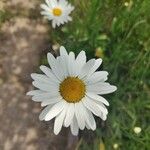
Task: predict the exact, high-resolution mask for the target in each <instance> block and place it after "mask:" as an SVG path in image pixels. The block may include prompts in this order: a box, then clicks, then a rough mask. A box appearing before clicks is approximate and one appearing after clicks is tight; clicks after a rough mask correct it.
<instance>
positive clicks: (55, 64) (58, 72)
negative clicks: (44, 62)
mask: <svg viewBox="0 0 150 150" xmlns="http://www.w3.org/2000/svg"><path fill="white" fill-rule="evenodd" d="M47 59H48V63H49V65H50V67H51V69H52V71H53V73H54V74H55V76H56V77H57V78H58V79H59V80H60V81H62V80H63V79H64V75H63V70H62V68H61V67H60V65H61V64H60V60H59V59H60V57H57V59H55V57H54V56H53V55H52V54H51V53H48V54H47Z"/></svg>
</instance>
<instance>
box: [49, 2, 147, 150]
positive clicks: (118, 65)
mask: <svg viewBox="0 0 150 150" xmlns="http://www.w3.org/2000/svg"><path fill="white" fill-rule="evenodd" d="M70 2H71V3H72V4H73V5H74V6H75V10H74V12H73V15H72V16H73V22H71V23H69V24H67V25H64V26H63V27H60V28H57V30H52V31H51V37H52V39H53V43H59V44H60V45H65V47H66V48H67V49H68V50H69V51H74V52H76V53H78V52H79V51H81V50H82V49H83V50H86V52H87V54H88V58H89V59H90V58H92V57H93V56H95V54H97V55H96V56H100V57H101V56H102V57H103V69H104V70H107V71H108V72H109V73H110V75H109V82H110V83H112V84H114V85H117V87H118V90H117V92H115V93H114V94H111V95H109V96H106V98H107V99H108V100H109V102H110V107H109V108H108V109H109V115H108V120H107V122H106V123H105V125H104V127H99V128H98V129H97V131H96V134H95V135H94V136H91V138H90V142H89V141H88V140H87V138H83V137H82V136H81V139H82V142H80V146H79V148H78V149H81V150H91V149H92V150H93V149H94V150H96V149H99V147H100V145H103V148H102V147H101V149H104V147H105V149H106V150H112V149H113V145H114V144H115V143H117V144H118V148H117V149H121V150H127V149H128V150H138V149H139V148H140V149H141V150H148V149H149V147H150V127H149V124H150V117H149V114H150V101H149V97H150V81H149V77H150V71H149V70H150V38H149V37H150V1H149V0H143V1H139V0H133V1H124V0H121V1H120V0H113V1H110V0H106V1H101V0H92V1H90V0H88V1H87V0H82V1H79V0H70ZM98 51H99V52H98ZM101 124H102V123H101ZM136 126H139V127H141V129H142V131H141V133H139V134H136V133H135V132H134V130H133V129H134V127H136ZM91 140H92V142H91ZM100 140H101V141H103V143H102V142H101V143H100Z"/></svg>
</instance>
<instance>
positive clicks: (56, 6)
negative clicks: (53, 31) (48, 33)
mask: <svg viewBox="0 0 150 150" xmlns="http://www.w3.org/2000/svg"><path fill="white" fill-rule="evenodd" d="M45 2H46V4H41V8H42V9H43V11H41V14H42V15H44V16H45V17H46V18H47V19H48V20H52V27H53V28H55V27H56V25H57V26H60V25H61V24H64V23H67V22H68V21H71V20H72V18H71V17H70V16H69V15H70V13H71V12H72V11H73V10H74V7H73V6H71V5H70V4H68V2H67V1H66V0H45Z"/></svg>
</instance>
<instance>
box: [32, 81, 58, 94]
mask: <svg viewBox="0 0 150 150" xmlns="http://www.w3.org/2000/svg"><path fill="white" fill-rule="evenodd" d="M32 84H33V85H34V86H35V87H36V88H39V89H40V90H42V91H46V92H50V91H53V92H57V91H59V86H58V85H56V84H52V83H51V84H48V83H42V82H36V81H33V82H32Z"/></svg>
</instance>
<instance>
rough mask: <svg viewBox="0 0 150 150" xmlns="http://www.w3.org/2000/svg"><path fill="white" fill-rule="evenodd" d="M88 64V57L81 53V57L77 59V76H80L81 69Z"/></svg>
mask: <svg viewBox="0 0 150 150" xmlns="http://www.w3.org/2000/svg"><path fill="white" fill-rule="evenodd" d="M85 63H86V55H85V51H81V52H80V53H79V55H78V56H77V58H76V66H77V68H78V69H77V72H76V75H79V74H80V72H81V68H82V67H83V66H84V65H85Z"/></svg>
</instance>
